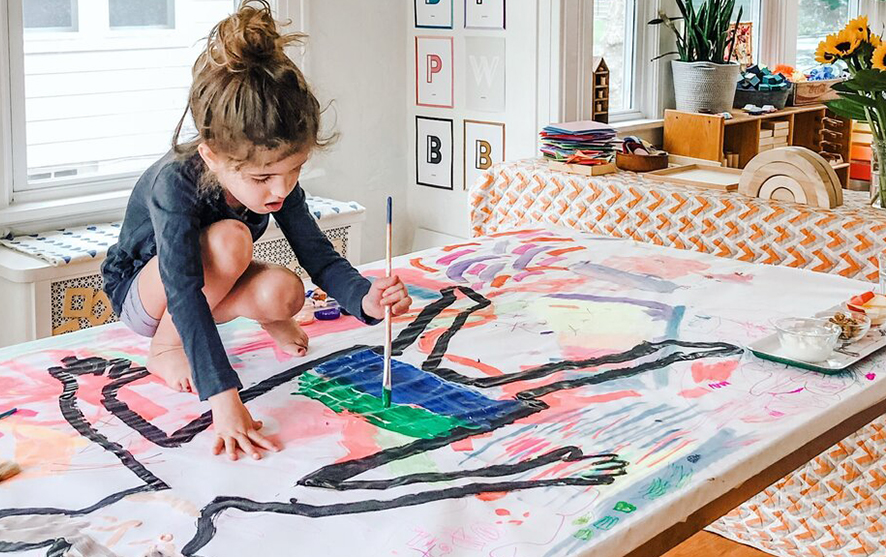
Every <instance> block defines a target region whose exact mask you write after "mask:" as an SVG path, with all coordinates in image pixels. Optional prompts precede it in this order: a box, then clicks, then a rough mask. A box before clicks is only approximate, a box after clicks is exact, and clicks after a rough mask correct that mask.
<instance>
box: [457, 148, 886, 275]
mask: <svg viewBox="0 0 886 557" xmlns="http://www.w3.org/2000/svg"><path fill="white" fill-rule="evenodd" d="M845 198H846V203H845V205H843V206H842V207H838V208H836V209H833V210H828V209H818V208H814V207H809V206H806V205H798V204H795V203H782V202H775V201H766V200H762V199H757V198H752V197H746V196H743V195H741V194H738V193H724V192H719V191H713V190H704V189H699V188H690V187H685V186H679V185H675V184H662V183H660V182H652V181H649V180H646V179H644V178H643V177H642V176H641V175H639V174H635V173H632V172H619V173H617V174H609V175H605V176H595V177H585V176H577V175H572V174H564V173H561V172H555V171H551V170H549V169H548V167H547V166H546V165H545V164H544V163H542V162H537V161H521V162H516V163H513V162H511V163H501V164H498V165H495V166H493V167H492V168H490V169H489V170H488V171H487V172H486V173H485V175H484V176H483V178H482V179H481V180H480V181H478V182H477V183H476V184H474V186H473V187H472V188H471V193H470V200H471V225H472V229H473V234H474V235H475V236H483V235H487V234H493V233H495V232H498V231H500V230H505V229H509V228H517V227H526V226H533V225H536V224H538V223H547V224H553V225H559V226H566V227H569V228H573V229H578V230H583V231H587V232H593V233H598V234H605V235H609V236H615V237H618V238H632V239H634V240H637V241H639V242H647V243H652V244H657V245H662V246H671V247H676V248H680V249H690V250H694V251H700V252H704V253H710V254H713V255H718V256H721V257H729V258H734V259H739V260H741V261H749V262H754V263H766V264H778V265H787V266H789V267H798V268H801V269H811V270H813V271H819V272H823V273H834V274H839V275H842V276H844V277H850V278H855V279H862V280H865V279H866V280H877V275H878V271H877V254H878V253H879V252H880V251H882V250H884V249H886V211H882V210H878V209H874V208H872V207H870V206H869V205H868V204H867V194H866V193H863V192H851V191H850V192H845Z"/></svg>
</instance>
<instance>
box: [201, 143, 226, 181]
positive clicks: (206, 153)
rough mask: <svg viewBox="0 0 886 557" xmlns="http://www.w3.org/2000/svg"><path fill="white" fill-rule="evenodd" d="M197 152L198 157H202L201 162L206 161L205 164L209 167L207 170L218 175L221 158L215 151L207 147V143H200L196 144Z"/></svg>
mask: <svg viewBox="0 0 886 557" xmlns="http://www.w3.org/2000/svg"><path fill="white" fill-rule="evenodd" d="M197 152H198V153H200V158H202V159H203V162H205V163H206V166H208V167H209V170H210V171H211V172H212V173H213V174H215V175H218V173H219V171H220V170H222V168H221V166H222V161H221V158H220V157H219V156H218V155H217V154H215V151H213V150H212V149H210V148H209V145H207V144H205V143H201V144H199V145H197Z"/></svg>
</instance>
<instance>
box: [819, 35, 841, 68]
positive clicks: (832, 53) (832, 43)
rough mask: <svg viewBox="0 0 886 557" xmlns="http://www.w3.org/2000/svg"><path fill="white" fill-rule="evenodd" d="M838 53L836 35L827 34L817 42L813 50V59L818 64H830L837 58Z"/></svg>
mask: <svg viewBox="0 0 886 557" xmlns="http://www.w3.org/2000/svg"><path fill="white" fill-rule="evenodd" d="M839 55H840V53H839V52H838V51H837V35H828V36H827V37H825V40H823V41H821V42H820V43H818V49H817V50H816V51H815V61H816V62H818V63H819V64H832V63H833V62H835V61H836V60H837V57H838V56H839Z"/></svg>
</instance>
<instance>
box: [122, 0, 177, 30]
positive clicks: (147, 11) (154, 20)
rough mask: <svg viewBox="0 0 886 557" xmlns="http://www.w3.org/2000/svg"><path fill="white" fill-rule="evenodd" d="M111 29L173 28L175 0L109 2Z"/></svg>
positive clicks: (123, 0)
mask: <svg viewBox="0 0 886 557" xmlns="http://www.w3.org/2000/svg"><path fill="white" fill-rule="evenodd" d="M108 15H109V16H110V18H109V19H110V23H111V28H112V29H118V28H121V27H159V28H163V27H166V28H169V27H175V0H138V1H133V0H109V4H108Z"/></svg>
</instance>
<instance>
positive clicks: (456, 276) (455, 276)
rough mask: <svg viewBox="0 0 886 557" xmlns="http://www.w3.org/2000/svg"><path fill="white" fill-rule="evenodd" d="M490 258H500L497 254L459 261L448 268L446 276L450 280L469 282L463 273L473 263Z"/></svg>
mask: <svg viewBox="0 0 886 557" xmlns="http://www.w3.org/2000/svg"><path fill="white" fill-rule="evenodd" d="M489 259H498V256H497V255H484V256H482V257H475V258H473V259H465V260H464V261H459V262H458V263H456V264H454V265H451V266H450V267H449V268H448V269H446V276H447V277H448V278H449V280H454V281H456V282H468V281H467V280H466V279H465V278H464V277H463V276H462V275H463V274H464V272H465V271H467V270H468V267H470V266H471V265H473V264H474V263H479V262H480V261H487V260H489Z"/></svg>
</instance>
